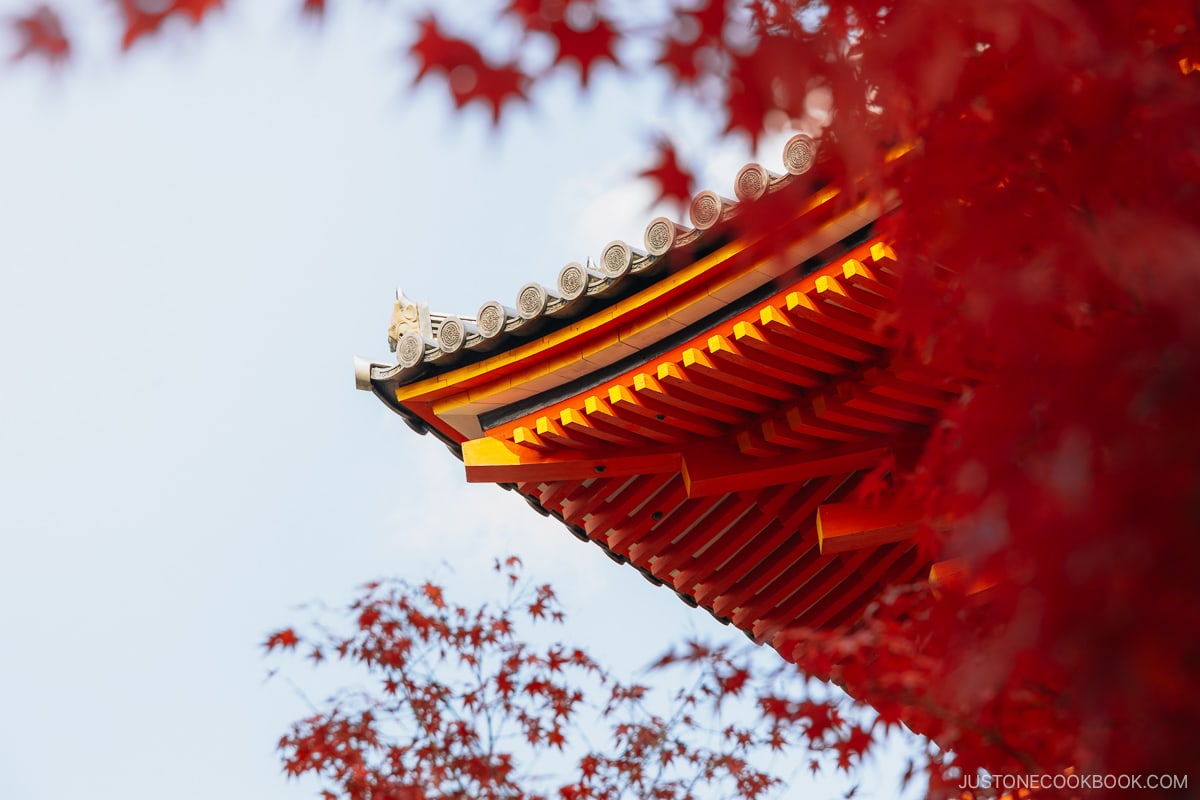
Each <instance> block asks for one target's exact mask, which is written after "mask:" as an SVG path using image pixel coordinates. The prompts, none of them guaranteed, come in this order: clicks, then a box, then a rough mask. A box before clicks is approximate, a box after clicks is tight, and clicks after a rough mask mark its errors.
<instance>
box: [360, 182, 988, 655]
mask: <svg viewBox="0 0 1200 800" xmlns="http://www.w3.org/2000/svg"><path fill="white" fill-rule="evenodd" d="M756 166H757V165H748V167H747V168H746V169H743V171H742V174H743V175H744V174H745V173H747V171H748V170H750V168H751V167H756ZM758 169H761V168H758ZM739 177H741V176H739ZM770 180H772V181H775V184H774V185H770V184H768V188H769V191H764V192H762V193H760V196H759V197H758V198H748V199H745V200H743V201H742V202H740V203H738V204H731V203H729V202H728V201H723V200H721V199H720V198H717V200H715V201H714V200H713V199H712V198H713V197H716V196H715V195H712V193H707V194H702V195H700V196H698V197H697V200H703V202H702V203H701V205H702V206H703V208H701V209H700V211H699V212H697V203H696V202H693V219H694V221H697V220H696V218H697V217H699V220H698V221H700V222H704V221H705V220H707V219H710V218H711V220H712V222H711V224H708V225H706V226H705V227H703V228H701V227H700V226H697V227H696V228H694V229H692V230H683V229H681V228H680V227H679V226H677V225H674V223H671V224H672V225H673V226H674V227H673V228H672V229H671V233H672V236H671V237H670V238H671V242H670V244H669V246H667V247H665V248H664V247H662V239H661V237H660V238H654V235H656V234H655V231H657V230H660V228H661V226H659V228H656V225H658V223H660V222H661V220H655V222H653V223H652V224H651V226H649V227H648V229H647V244H648V245H650V244H653V245H654V249H656V250H658V251H659V252H658V253H657V254H650V255H643V254H637V253H634V252H633V251H632V249H631V248H629V247H628V246H626V245H624V244H623V243H614V245H610V248H609V250H612V249H613V248H614V247H615V248H616V249H618V250H620V251H621V252H622V253H623V254H632V255H628V256H627V255H622V256H621V258H620V259H615V258H614V259H613V261H612V264H613V265H614V268H613V269H612V270H611V271H612V272H613V274H610V275H606V276H603V277H600V278H595V279H594V280H593V278H592V277H589V278H588V279H587V289H586V290H585V291H583V292H581V293H579V294H577V295H576V296H575V297H574V298H565V299H564V298H563V296H562V295H563V294H566V292H563V291H560V292H559V294H558V296H556V297H555V296H551V295H550V294H549V293H548V292H546V290H544V289H540V288H539V290H538V294H539V297H542V298H543V299H542V300H541V301H539V303H538V304H533V305H538V306H539V307H538V308H532V305H531V308H532V310H533V311H537V312H539V313H528V312H529V310H530V309H523V310H524V311H525V312H526V313H518V314H517V315H516V317H515V318H512V319H510V318H509V317H508V316H507V312H505V313H506V316H505V317H504V319H505V323H504V324H503V325H502V326H500V329H499V330H497V331H495V332H494V333H493V334H492V335H491V336H488V337H484V336H482V335H481V334H480V333H479V332H478V328H479V326H478V325H476V326H475V330H474V331H472V333H471V335H472V336H476V337H478V341H477V342H476V343H475V349H474V350H472V349H470V342H469V341H468V339H469V337H468V336H465V335H464V336H462V337H461V339H460V344H458V345H457V346H455V347H448V346H446V345H445V344H443V343H442V342H441V341H440V340H439V339H440V337H439V336H434V337H433V338H432V339H431V338H430V337H429V336H428V333H429V331H428V330H426V331H424V332H409V333H405V334H404V336H403V337H399V339H400V341H398V344H399V345H400V357H401V363H400V364H398V365H396V366H384V365H370V366H369V367H367V365H361V366H360V369H359V382H360V386H362V388H370V389H372V390H373V391H374V392H375V393H376V394H377V395H379V396H380V397H381V399H384V401H385V402H387V403H388V404H389V405H390V406H391V407H392V408H394V409H396V410H397V411H398V412H399V413H400V414H401V415H402V416H404V417H405V419H406V420H407V421H408V422H409V423H410V425H412V426H413V427H414V428H416V429H418V430H429V431H432V432H434V434H435V435H437V436H438V437H439V438H441V439H442V440H443V441H445V442H446V443H447V444H448V445H450V446H451V448H452V450H454V452H455V453H456V454H457V455H459V456H460V457H461V458H462V459H463V461H464V464H465V469H466V476H467V479H468V480H469V481H477V482H495V483H499V484H502V485H504V486H505V487H506V488H510V489H515V490H516V491H518V492H520V493H521V494H522V495H523V496H524V497H525V498H526V500H527V501H528V502H529V503H530V505H532V506H533V507H534V508H535V509H537V510H538V511H539V512H541V513H544V514H549V515H552V516H554V517H557V518H558V519H560V520H562V521H563V522H564V523H565V524H566V525H567V526H568V527H569V528H570V529H571V530H572V532H574V533H575V535H576V536H578V537H580V538H581V539H586V540H589V541H592V542H594V543H596V544H598V545H599V546H601V547H602V548H603V549H604V550H605V551H606V552H607V553H608V554H609V555H610V556H611V557H613V558H614V559H616V560H619V561H622V562H628V563H630V564H632V565H633V566H635V567H636V568H637V569H639V570H640V571H641V572H642V573H643V574H645V575H646V576H647V577H649V578H650V579H651V580H653V581H654V582H656V583H665V584H668V585H669V586H671V587H672V588H673V589H674V590H675V591H676V592H677V593H679V595H680V596H681V597H683V598H684V599H685V600H686V601H688V602H690V603H694V604H697V605H700V606H702V607H704V608H706V609H708V610H709V611H710V612H711V613H712V614H713V615H714V616H716V617H717V618H719V619H721V620H723V621H730V622H732V623H733V624H735V625H737V626H738V627H739V628H741V629H743V630H744V631H746V632H747V633H748V634H749V635H751V636H752V637H754V638H755V639H756V640H759V641H765V642H770V643H772V644H773V645H775V646H776V647H782V646H783V644H784V639H786V637H787V635H788V631H790V630H792V629H794V628H797V627H821V626H826V625H833V624H838V623H840V622H844V621H847V620H850V619H853V618H854V617H855V615H857V614H859V613H861V610H862V608H863V607H864V606H865V605H866V604H867V603H868V602H870V600H871V599H872V598H873V597H874V596H875V595H876V594H877V593H878V591H879V590H880V589H881V588H882V587H884V586H886V585H889V584H894V583H901V582H908V581H911V580H913V579H915V578H918V577H923V576H924V575H926V574H927V573H928V569H929V564H928V563H925V562H924V561H923V559H922V557H921V555H920V554H919V552H918V550H917V548H916V546H915V543H914V539H913V538H912V533H913V532H914V530H915V528H916V519H917V517H918V516H919V515H918V514H917V513H916V512H915V511H912V510H909V509H898V508H862V507H859V506H858V505H856V504H855V503H853V502H852V501H851V493H852V491H853V489H854V488H855V486H856V485H857V483H858V482H859V481H860V480H861V478H862V476H863V475H864V474H866V473H867V472H869V471H871V470H873V469H875V468H877V467H878V466H879V465H880V464H881V463H885V461H886V459H887V458H888V457H889V456H890V455H892V454H894V453H895V452H897V450H902V449H904V448H907V447H916V446H918V445H919V443H920V442H921V440H922V439H923V437H924V436H925V435H926V433H927V431H928V429H929V426H930V425H931V424H932V423H933V422H934V421H935V420H936V419H937V417H938V415H939V414H940V413H941V412H942V411H943V410H944V409H945V408H946V407H947V406H948V405H949V404H951V403H953V402H955V401H956V399H957V398H958V396H959V394H960V393H961V392H962V391H963V389H964V387H965V382H966V381H967V380H969V379H970V376H967V377H964V376H961V375H952V374H946V373H943V372H941V371H939V370H937V369H936V368H934V367H931V366H929V365H919V364H915V363H907V362H905V361H903V360H902V359H899V358H898V357H896V355H895V352H894V350H895V348H894V333H893V331H892V330H891V328H890V327H889V324H888V319H889V315H890V313H891V309H892V302H893V296H894V290H895V285H896V276H897V269H898V265H897V263H896V256H895V253H894V252H893V251H892V249H891V247H890V246H889V244H888V243H887V242H886V241H884V240H882V239H881V238H879V237H877V236H873V234H872V227H873V223H874V222H875V220H876V219H877V218H878V216H879V215H880V214H882V213H886V211H887V209H886V208H885V207H882V206H881V205H880V204H878V203H875V202H870V201H860V200H855V199H851V198H846V197H844V196H842V195H841V194H840V193H839V192H838V191H837V190H835V189H832V188H825V189H819V188H816V189H815V190H814V188H815V187H813V186H812V185H811V184H808V185H806V184H805V183H804V182H803V180H801V179H800V176H792V177H790V178H787V179H780V178H771V179H770ZM793 191H794V192H795V194H792V192H793ZM709 195H711V196H709ZM763 195H765V196H763ZM772 201H774V204H772ZM884 205H886V203H885V204H884ZM705 209H707V211H706V210H705ZM781 210H786V213H781ZM706 214H707V216H705V215H706ZM750 215H766V216H767V218H768V219H770V221H771V223H772V224H770V225H766V226H764V225H763V224H761V223H762V218H761V217H757V216H756V217H753V219H754V220H755V223H756V224H754V225H740V224H739V218H741V219H742V220H743V221H744V220H745V219H751V218H752V217H751V216H750ZM764 229H766V232H763V231H764ZM607 252H609V251H608V250H606V253H607ZM603 261H604V259H602V262H603ZM569 266H570V265H569ZM617 267H619V268H620V269H617ZM560 284H561V281H560ZM529 286H530V285H527V286H526V287H524V288H523V290H522V295H521V296H522V297H524V296H525V295H526V294H527V292H526V290H527V289H529ZM562 288H563V287H562V286H561V285H560V290H561V289H562ZM567 288H570V287H567ZM519 302H520V301H519ZM584 302H586V303H587V305H586V306H584V305H583V303H584ZM568 303H573V305H568ZM497 305H498V304H497ZM488 307H489V306H488V304H485V307H484V308H485V309H486V308H488ZM568 308H570V309H575V310H574V311H570V312H569V313H568V312H567V311H566V310H565V309H568ZM559 312H561V313H559ZM483 316H484V315H483V313H482V310H481V314H480V315H478V316H477V318H476V319H477V320H478V319H479V318H480V317H483ZM448 319H459V320H460V321H461V318H449V317H442V318H440V320H439V323H440V327H441V331H440V332H442V333H444V332H445V330H446V328H445V327H444V326H445V325H446V324H447V320H448ZM513 319H519V320H520V321H519V322H515V321H513ZM492 327H493V328H495V327H496V326H495V325H494V324H493V325H492ZM466 330H467V328H466V327H464V328H462V331H466ZM451 332H452V334H453V324H452V325H451ZM405 337H407V341H408V342H410V343H413V344H414V345H416V344H419V345H420V348H419V354H420V357H419V358H417V357H415V356H410V357H409V358H408V359H407V362H406V361H405V358H404V352H403V347H404V344H405V342H404V338H405ZM451 338H453V335H452V337H451ZM418 340H419V341H418ZM484 341H490V344H487V345H486V346H483V345H480V344H478V342H484ZM489 349H490V352H488V351H489Z"/></svg>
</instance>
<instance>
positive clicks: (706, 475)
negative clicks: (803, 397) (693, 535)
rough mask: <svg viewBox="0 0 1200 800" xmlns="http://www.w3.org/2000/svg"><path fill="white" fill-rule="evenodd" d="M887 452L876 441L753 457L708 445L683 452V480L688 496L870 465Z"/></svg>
mask: <svg viewBox="0 0 1200 800" xmlns="http://www.w3.org/2000/svg"><path fill="white" fill-rule="evenodd" d="M887 454H888V448H887V447H886V446H881V445H878V444H876V445H859V446H851V447H839V448H830V449H828V450H824V451H819V452H815V453H811V452H800V453H786V454H783V455H779V456H771V457H767V458H753V457H751V456H746V455H743V454H742V453H739V452H738V451H737V450H735V449H733V448H730V447H725V446H717V447H713V446H709V447H703V448H696V449H694V450H689V451H687V452H686V453H685V454H684V456H683V482H684V486H686V487H687V493H688V496H689V497H703V496H706V495H711V494H724V493H726V492H740V491H744V490H747V489H762V488H764V487H767V486H778V485H779V484H781V483H793V482H796V481H806V480H809V479H810V478H823V477H825V476H827V475H835V474H837V473H842V472H854V471H857V470H860V469H870V468H871V467H874V466H875V465H876V464H878V463H879V462H880V460H882V459H883V458H884V456H886V455H887Z"/></svg>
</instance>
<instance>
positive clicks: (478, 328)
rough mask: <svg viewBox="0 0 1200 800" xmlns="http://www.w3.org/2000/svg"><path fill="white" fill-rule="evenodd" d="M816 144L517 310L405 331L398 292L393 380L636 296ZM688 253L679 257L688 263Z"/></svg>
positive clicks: (530, 292) (805, 138)
mask: <svg viewBox="0 0 1200 800" xmlns="http://www.w3.org/2000/svg"><path fill="white" fill-rule="evenodd" d="M816 147H817V144H816V142H815V141H814V140H813V138H812V137H811V136H809V135H808V134H805V133H798V134H796V135H795V136H793V137H792V138H791V139H789V140H788V142H787V144H786V145H785V146H784V149H783V162H784V165H785V167H786V168H787V172H786V173H785V174H782V175H779V174H776V173H773V172H769V171H768V170H767V169H766V168H765V167H763V166H761V165H760V164H753V163H752V164H747V165H746V166H744V167H742V169H741V171H740V172H739V173H738V175H737V178H736V180H735V184H734V185H735V191H736V194H737V199H736V200H731V199H729V198H725V197H721V196H720V195H718V194H717V193H716V192H712V191H702V192H699V193H698V194H696V195H695V197H693V198H692V201H691V204H690V208H689V217H690V220H691V224H692V227H691V228H688V227H685V226H683V225H680V224H678V223H676V222H674V221H672V220H670V219H668V218H667V217H657V218H655V219H653V220H651V221H650V223H649V224H648V225H647V226H646V231H645V234H644V236H643V244H644V248H645V249H639V248H638V247H635V246H632V245H630V244H628V243H626V242H622V241H613V242H610V243H609V244H608V245H606V246H605V247H604V249H603V250H602V251H601V253H600V257H599V259H598V260H597V261H596V263H594V264H593V263H592V261H591V260H590V259H589V260H588V261H587V262H586V263H585V264H580V263H578V262H572V263H569V264H567V265H566V266H564V267H563V268H562V269H561V270H559V273H558V278H557V281H556V283H555V287H554V288H553V289H551V288H548V287H546V286H543V285H541V284H540V283H537V282H531V283H527V284H525V285H524V286H522V287H521V288H520V290H519V291H518V292H517V297H516V304H515V305H514V306H512V307H510V306H507V305H505V304H504V303H503V302H501V301H499V300H489V301H488V302H486V303H484V304H483V305H481V306H480V307H479V310H478V311H477V312H476V314H475V316H474V317H460V316H455V315H449V314H429V313H428V310H427V309H426V310H425V311H424V313H425V318H424V319H425V320H427V322H425V323H424V324H422V325H421V326H420V327H419V328H418V327H413V326H410V327H409V328H408V329H407V330H406V329H405V326H404V321H405V318H406V317H408V316H411V314H412V306H413V303H412V301H408V300H407V299H406V298H404V297H403V295H402V293H398V297H397V305H396V310H395V312H394V314H393V325H392V328H391V331H392V333H393V334H395V335H392V336H389V344H390V345H391V347H392V350H393V352H395V353H396V359H397V364H398V366H399V368H400V369H399V370H392V371H391V372H390V374H388V375H387V377H388V378H389V379H391V380H392V381H394V382H398V383H407V382H411V381H413V380H417V379H419V378H421V377H424V376H426V375H429V374H431V373H433V372H437V371H440V370H444V369H447V368H450V367H453V366H455V365H457V364H458V363H460V361H462V360H463V358H464V357H469V356H471V355H483V354H486V353H490V352H492V351H494V350H496V349H498V348H503V347H504V346H506V345H508V344H512V343H513V341H514V340H519V339H520V338H522V337H528V336H530V335H533V334H535V333H540V332H542V331H543V330H544V328H545V324H544V323H545V322H547V321H550V320H559V321H561V320H569V319H574V318H577V317H579V316H580V315H581V314H583V313H584V312H585V311H586V310H587V309H588V308H589V306H590V305H591V301H593V300H595V299H597V298H610V299H611V298H614V297H618V296H624V295H627V294H629V293H630V292H632V291H635V290H636V289H637V288H638V287H639V285H640V283H639V281H638V278H643V279H644V278H649V277H654V275H655V273H656V268H658V267H663V266H669V265H668V264H667V263H666V262H667V261H669V260H670V256H671V255H672V254H673V253H681V252H682V251H684V250H686V249H687V248H689V247H691V246H693V245H695V244H696V243H697V242H698V241H699V240H700V239H701V238H703V237H704V235H705V234H706V233H707V232H709V231H711V230H712V229H714V228H715V227H717V226H718V225H719V223H724V222H727V221H729V220H730V219H732V218H734V217H736V216H737V214H738V213H739V212H740V211H742V210H743V209H744V208H745V207H747V206H748V204H752V203H754V202H756V201H759V200H761V199H762V198H764V197H765V196H767V195H769V194H773V193H775V192H778V191H780V190H783V189H785V188H787V187H788V186H789V185H791V184H793V183H794V182H795V179H796V178H797V177H798V176H800V175H804V174H805V173H807V172H808V171H809V170H810V169H811V167H812V165H813V163H814V160H815V154H816ZM692 257H693V254H691V253H688V254H685V255H684V258H680V259H676V262H678V263H683V262H684V261H686V260H688V259H690V258H692Z"/></svg>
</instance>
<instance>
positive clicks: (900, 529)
mask: <svg viewBox="0 0 1200 800" xmlns="http://www.w3.org/2000/svg"><path fill="white" fill-rule="evenodd" d="M920 519H921V512H920V510H919V509H915V508H909V507H906V506H894V505H882V506H864V505H860V504H858V503H828V504H826V505H823V506H821V507H820V508H818V509H817V542H818V544H819V545H820V547H821V552H822V553H844V552H846V551H847V550H857V549H860V548H874V547H878V546H880V545H884V544H888V543H890V542H899V541H902V540H904V539H908V538H911V537H912V536H913V535H914V534H916V532H917V528H918V526H919V523H920Z"/></svg>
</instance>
